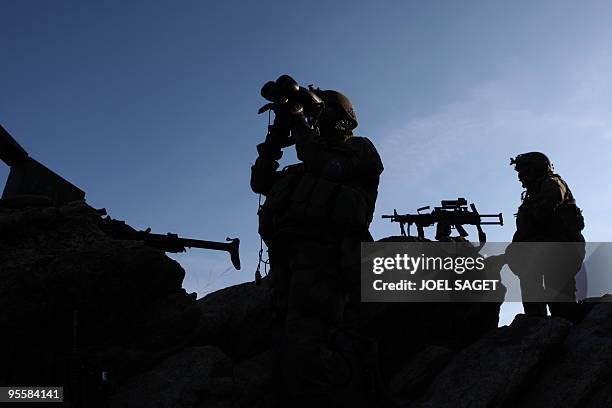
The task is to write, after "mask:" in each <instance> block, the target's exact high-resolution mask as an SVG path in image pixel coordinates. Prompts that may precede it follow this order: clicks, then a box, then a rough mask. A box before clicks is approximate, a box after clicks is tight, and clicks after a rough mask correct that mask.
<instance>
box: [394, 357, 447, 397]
mask: <svg viewBox="0 0 612 408" xmlns="http://www.w3.org/2000/svg"><path fill="white" fill-rule="evenodd" d="M452 355H453V353H452V351H451V350H450V349H448V348H446V347H440V346H430V347H427V348H426V349H425V350H423V351H421V352H420V353H419V354H417V355H416V356H415V357H414V358H412V359H411V360H410V361H409V362H408V364H406V365H405V366H404V367H403V368H402V369H401V370H400V372H399V373H397V374H396V375H395V376H394V377H393V379H392V380H391V382H390V384H389V391H390V392H391V394H392V395H393V396H394V397H395V398H398V399H400V400H404V401H405V400H407V399H409V400H414V399H416V397H418V396H419V395H420V394H421V393H422V392H423V391H424V390H425V389H426V388H427V386H428V385H429V384H430V383H431V382H432V381H433V379H434V378H435V377H436V375H438V374H439V372H440V371H442V369H443V368H444V366H446V364H447V363H448V362H449V361H450V359H451V358H452Z"/></svg>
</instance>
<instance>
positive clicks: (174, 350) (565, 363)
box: [0, 201, 612, 408]
mask: <svg viewBox="0 0 612 408" xmlns="http://www.w3.org/2000/svg"><path fill="white" fill-rule="evenodd" d="M14 204H15V203H12V205H11V206H3V203H2V202H1V201H0V248H1V250H0V330H2V333H1V334H2V336H0V361H1V362H2V364H0V384H22V385H41V384H62V385H64V387H65V394H66V401H67V402H66V404H65V405H66V406H81V407H98V406H110V407H117V408H119V407H121V408H123V407H149V406H159V407H194V408H199V407H262V408H263V407H270V406H272V405H273V402H274V401H273V399H274V394H275V383H277V381H275V380H274V378H273V372H274V367H275V364H276V360H275V355H276V354H275V347H276V345H277V341H278V339H279V333H280V332H281V326H282V321H283V316H281V315H276V314H275V312H274V310H273V308H272V306H271V303H272V301H273V292H272V291H271V289H270V288H268V286H267V284H266V280H265V279H264V282H263V283H262V284H261V285H255V284H254V283H244V284H240V285H236V286H232V287H229V288H225V289H223V290H220V291H218V292H215V293H211V294H209V295H208V296H206V297H204V298H202V299H199V300H196V297H195V295H194V294H191V295H190V294H187V293H186V292H185V291H184V290H183V289H182V287H181V285H182V280H183V277H184V274H185V272H184V270H183V269H182V268H181V266H180V265H179V264H178V263H176V262H175V261H173V260H171V259H170V258H168V257H167V256H166V255H165V254H164V252H163V251H161V250H159V249H155V248H150V247H148V246H146V245H145V244H144V243H143V242H141V241H134V240H117V239H112V238H111V237H110V236H109V235H107V234H106V232H105V230H104V228H102V227H101V223H100V220H101V216H100V215H99V214H98V212H96V211H95V210H94V209H92V208H91V207H89V206H87V205H86V204H85V203H83V202H74V203H71V204H69V205H65V206H62V207H53V206H50V204H49V203H48V202H32V201H30V202H29V204H28V202H26V203H25V204H24V203H20V204H19V205H14ZM592 300H593V301H594V302H593V303H585V304H583V305H582V310H583V315H584V318H583V319H582V320H581V321H580V322H579V323H578V324H575V325H572V324H571V323H570V322H568V321H565V320H563V319H559V318H527V317H525V316H522V315H519V316H517V318H516V319H515V320H514V321H513V322H512V324H511V325H509V326H505V327H500V328H497V320H498V313H499V303H482V304H479V303H464V304H434V303H424V304H409V303H403V304H395V303H388V304H376V303H372V304H361V303H359V302H353V303H351V304H350V305H349V307H348V309H347V312H346V316H347V319H346V325H347V328H346V330H350V331H356V332H359V333H361V334H362V335H365V336H367V337H369V338H373V339H375V340H376V343H377V344H378V354H377V355H378V365H379V367H378V368H379V369H380V371H381V374H382V378H383V379H384V381H385V382H386V384H387V393H388V395H387V397H388V398H389V397H390V398H391V399H392V400H395V401H396V405H397V406H402V407H406V408H417V407H418V408H425V407H468V406H469V407H502V408H507V407H515V406H526V407H551V406H555V407H568V408H569V407H591V408H599V407H607V406H610V405H611V403H612V386H611V385H610V381H609V378H610V377H611V375H612V302H610V301H611V300H612V298H611V297H609V296H608V297H604V298H600V299H592Z"/></svg>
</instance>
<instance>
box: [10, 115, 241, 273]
mask: <svg viewBox="0 0 612 408" xmlns="http://www.w3.org/2000/svg"><path fill="white" fill-rule="evenodd" d="M0 160H2V161H4V162H5V163H6V164H7V165H8V166H10V168H11V171H10V173H9V176H8V179H7V181H6V185H5V187H4V192H3V193H2V200H1V201H0V202H1V203H2V205H4V206H8V205H17V206H18V205H20V203H26V204H30V205H31V204H32V203H38V204H40V205H54V206H61V205H64V204H67V203H70V202H73V201H84V200H85V192H84V191H83V190H81V189H80V188H78V187H76V186H74V185H73V184H72V183H70V182H69V181H67V180H66V179H64V178H63V177H62V176H60V175H58V174H56V173H54V172H53V171H51V170H49V169H48V168H47V167H45V166H44V165H42V164H40V163H39V162H37V161H36V160H34V159H33V158H31V157H30V156H29V155H28V153H27V152H26V150H25V149H24V148H23V147H21V146H20V145H19V143H17V141H16V140H15V139H14V138H13V137H12V136H11V135H10V134H9V133H8V132H7V131H6V130H5V129H4V128H3V127H2V126H0ZM98 214H99V215H101V216H103V215H106V210H105V209H101V210H98ZM101 227H102V229H103V230H104V231H105V232H106V233H107V235H109V236H110V237H111V238H115V239H131V240H140V241H144V242H145V243H146V244H147V245H149V246H152V247H155V248H158V249H161V250H163V251H166V252H175V253H176V252H184V251H185V248H202V249H213V250H220V251H227V252H229V254H230V258H231V260H232V264H233V265H234V267H235V268H236V269H240V256H239V253H238V249H239V245H240V240H239V239H238V238H235V239H229V238H228V239H227V241H229V242H214V241H204V240H199V239H188V238H180V237H179V236H178V235H176V234H167V235H163V234H152V233H151V232H150V231H151V230H150V229H147V230H146V231H137V230H135V229H134V228H132V227H130V226H129V225H127V224H126V223H125V222H123V221H117V220H113V219H112V218H110V217H106V218H103V219H102V225H101Z"/></svg>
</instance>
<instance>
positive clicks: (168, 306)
mask: <svg viewBox="0 0 612 408" xmlns="http://www.w3.org/2000/svg"><path fill="white" fill-rule="evenodd" d="M100 219H101V217H100V215H99V214H98V213H97V212H96V210H94V209H93V208H91V207H89V206H88V205H87V204H85V203H84V202H75V203H70V204H67V205H65V206H62V207H40V206H37V207H32V206H30V207H24V208H0V248H2V251H0V282H1V284H0V311H1V313H0V327H2V331H3V336H1V337H0V360H1V361H2V362H3V369H2V370H0V383H3V384H9V383H11V384H23V385H27V384H33V385H36V384H43V383H46V384H50V383H57V382H58V378H60V379H62V381H66V382H67V381H68V379H67V378H66V372H68V371H70V370H68V366H70V364H71V362H70V361H72V360H73V359H74V358H75V355H79V356H80V357H79V359H85V360H91V359H94V358H91V356H93V355H97V354H99V353H100V352H101V351H103V349H108V348H112V347H119V348H123V349H126V350H133V351H134V352H135V353H136V354H138V350H142V351H147V352H149V354H152V355H155V353H157V352H160V351H162V350H164V349H168V348H175V347H176V346H177V344H180V343H181V342H185V340H186V339H188V338H189V336H190V334H191V332H192V331H193V330H194V329H195V327H196V324H197V321H198V320H199V311H198V309H197V308H195V298H194V297H193V296H190V295H188V294H187V293H185V291H184V290H183V289H182V288H181V286H182V281H183V278H184V275H185V271H184V270H183V268H181V266H180V265H179V264H178V263H177V262H176V261H174V260H172V259H170V258H168V257H167V256H166V255H165V253H164V252H162V251H160V250H157V249H154V248H150V247H148V246H145V245H144V244H143V243H142V242H140V241H120V240H113V239H110V238H109V237H108V236H107V235H106V234H105V233H104V232H103V231H102V230H101V229H100V228H99V221H100ZM83 354H86V355H87V356H82V357H81V355H83ZM107 368H108V367H107ZM124 368H126V369H127V368H128V367H124ZM110 369H111V370H112V371H113V374H114V375H115V376H119V377H122V376H126V375H129V374H131V373H132V372H130V371H129V370H128V371H127V372H124V371H122V370H123V368H122V369H117V368H116V367H110ZM117 371H119V372H117ZM70 376H73V377H74V376H75V374H74V373H71V374H70Z"/></svg>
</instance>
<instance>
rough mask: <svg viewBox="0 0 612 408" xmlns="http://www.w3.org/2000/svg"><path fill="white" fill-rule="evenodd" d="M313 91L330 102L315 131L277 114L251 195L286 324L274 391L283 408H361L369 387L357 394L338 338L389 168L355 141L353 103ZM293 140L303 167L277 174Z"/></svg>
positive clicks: (299, 117) (346, 348)
mask: <svg viewBox="0 0 612 408" xmlns="http://www.w3.org/2000/svg"><path fill="white" fill-rule="evenodd" d="M313 91H314V92H315V93H316V95H318V96H319V97H320V98H321V99H322V100H323V101H324V109H323V111H322V113H321V115H320V116H319V119H318V125H317V126H316V127H311V126H310V125H309V124H308V121H307V120H306V119H305V117H304V115H303V114H302V113H297V114H296V113H292V112H289V111H287V112H279V111H276V118H275V120H274V124H273V125H272V126H271V127H270V128H269V132H268V135H267V137H266V140H265V142H264V143H261V144H259V145H258V146H257V150H258V153H259V157H258V158H257V161H256V162H255V165H254V166H253V167H252V173H251V188H252V189H253V191H254V192H256V193H261V194H264V195H266V201H265V203H264V205H263V206H262V208H261V210H260V226H259V229H260V234H261V236H262V238H263V239H264V240H265V242H266V245H267V246H268V249H269V256H270V265H271V270H270V278H271V285H272V287H273V288H274V298H275V305H276V307H277V310H278V311H279V312H280V313H282V315H283V316H285V317H284V319H285V321H284V325H285V326H284V339H283V344H284V345H283V351H282V356H281V361H280V373H279V374H280V376H279V377H278V378H277V381H278V383H279V384H278V387H279V389H280V391H281V393H282V394H284V395H283V399H284V401H282V402H283V406H300V407H301V406H304V407H309V408H311V407H317V406H344V405H345V404H346V405H352V406H359V405H360V404H366V403H367V402H366V399H365V398H364V391H365V389H366V388H367V387H365V386H364V384H359V382H360V381H361V380H363V379H361V380H360V379H359V378H358V374H359V371H360V370H358V369H356V367H355V365H354V364H353V363H354V356H352V355H351V353H352V351H351V350H350V349H351V346H350V345H349V344H348V343H351V341H350V339H349V337H350V336H348V337H347V335H346V333H344V332H343V331H342V330H338V328H339V326H340V324H341V323H342V320H343V313H344V307H345V303H346V300H347V294H348V293H349V291H351V290H354V287H355V286H358V285H359V279H360V272H359V266H360V242H361V241H362V240H371V236H370V235H369V232H368V226H369V224H370V222H371V220H372V216H373V212H374V205H375V202H376V197H377V192H378V182H379V176H380V174H381V172H382V171H383V165H382V162H381V160H380V157H379V155H378V153H377V151H376V149H375V147H374V145H373V144H372V143H371V142H370V140H368V139H366V138H363V137H356V136H353V135H352V130H353V129H354V128H355V127H356V126H357V119H356V116H355V112H354V110H353V107H352V105H351V102H350V101H349V100H348V98H347V97H346V96H344V95H343V94H341V93H339V92H336V91H332V90H325V91H322V90H318V89H317V90H313ZM289 131H291V136H292V138H293V142H294V143H295V148H296V152H297V157H298V159H299V160H300V161H301V163H298V164H294V165H291V166H288V167H286V168H285V169H283V170H281V171H278V170H277V169H278V167H279V164H278V160H279V159H280V158H281V156H282V151H281V149H282V148H283V147H287V146H288V145H290V144H292V141H289V140H290V139H289V138H288V136H289ZM353 351H354V350H353ZM358 384H359V385H358ZM357 387H360V389H357ZM350 398H352V400H349V399H350Z"/></svg>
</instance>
